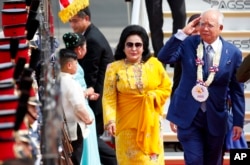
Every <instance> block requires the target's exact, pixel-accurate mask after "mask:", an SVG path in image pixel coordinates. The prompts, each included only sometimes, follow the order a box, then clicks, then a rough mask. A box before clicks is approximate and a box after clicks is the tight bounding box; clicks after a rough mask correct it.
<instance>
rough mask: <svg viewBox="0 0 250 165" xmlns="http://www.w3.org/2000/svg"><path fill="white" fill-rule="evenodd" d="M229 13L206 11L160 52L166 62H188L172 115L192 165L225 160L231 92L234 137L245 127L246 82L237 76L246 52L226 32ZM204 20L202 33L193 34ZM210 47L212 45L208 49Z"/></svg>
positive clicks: (213, 164)
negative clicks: (229, 39)
mask: <svg viewBox="0 0 250 165" xmlns="http://www.w3.org/2000/svg"><path fill="white" fill-rule="evenodd" d="M223 17H224V16H223V14H222V13H221V12H220V11H219V10H217V9H209V10H207V11H205V12H203V13H202V14H201V17H199V18H196V19H194V20H193V21H191V22H190V23H189V24H188V25H187V26H186V27H184V28H183V29H182V30H180V31H178V32H177V33H176V34H175V35H174V36H172V37H171V38H170V39H169V40H168V41H167V43H166V44H165V45H164V47H163V48H162V49H161V50H160V52H159V54H158V58H159V60H161V61H162V62H164V63H174V62H177V61H180V62H181V65H182V77H181V80H180V83H179V86H178V87H177V89H176V90H175V92H174V94H173V96H172V98H171V101H170V105H169V109H168V113H167V120H169V121H171V122H173V123H174V124H176V125H177V136H178V140H179V141H180V143H181V145H182V147H183V150H184V158H185V163H186V164H187V165H197V164H199V165H203V164H206V165H220V164H221V162H222V161H221V158H222V147H223V143H224V137H225V134H226V131H227V130H226V128H227V118H228V113H227V106H226V104H227V103H226V100H227V96H228V94H230V98H231V102H232V113H233V140H238V139H239V138H240V136H241V133H242V129H243V123H244V115H245V100H244V87H243V83H239V82H238V81H237V80H236V70H237V68H238V67H239V66H240V64H241V62H242V53H241V51H240V50H239V49H238V48H237V47H235V46H234V45H233V44H231V43H229V42H227V41H225V40H224V39H223V38H222V37H221V36H220V34H221V31H222V29H223V24H222V22H223ZM198 22H199V24H200V35H194V36H189V35H191V34H192V32H193V30H194V29H195V25H196V24H197V23H198ZM207 48H210V49H209V50H207V52H205V50H206V49H207ZM210 56H211V59H210V58H209V57H210ZM210 60H212V61H210ZM228 90H229V91H230V93H228Z"/></svg>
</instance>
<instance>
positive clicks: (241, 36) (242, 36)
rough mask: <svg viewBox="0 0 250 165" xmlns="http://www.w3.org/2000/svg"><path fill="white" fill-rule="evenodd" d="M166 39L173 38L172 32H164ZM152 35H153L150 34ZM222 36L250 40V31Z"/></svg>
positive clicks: (227, 33)
mask: <svg viewBox="0 0 250 165" xmlns="http://www.w3.org/2000/svg"><path fill="white" fill-rule="evenodd" d="M163 33H164V37H165V38H170V37H171V36H172V32H171V31H164V32H163ZM149 35H151V33H149ZM221 36H222V37H225V38H229V37H233V38H249V36H250V31H245V30H238V31H231V30H230V31H229V30H228V31H222V32H221Z"/></svg>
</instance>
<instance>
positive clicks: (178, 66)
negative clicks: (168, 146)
mask: <svg viewBox="0 0 250 165" xmlns="http://www.w3.org/2000/svg"><path fill="white" fill-rule="evenodd" d="M198 17H200V14H193V15H192V16H191V17H190V18H189V19H188V22H187V23H190V22H191V21H193V20H194V19H195V18H198ZM194 27H195V30H194V31H193V32H192V35H199V23H197V25H195V26H194ZM181 73H182V69H181V63H180V62H176V63H175V67H174V77H173V86H172V93H171V97H172V96H173V93H174V91H175V89H176V88H177V86H178V85H179V82H180V79H181ZM170 128H171V130H172V131H173V132H175V133H176V132H177V129H176V128H177V127H176V125H174V124H173V123H172V122H170Z"/></svg>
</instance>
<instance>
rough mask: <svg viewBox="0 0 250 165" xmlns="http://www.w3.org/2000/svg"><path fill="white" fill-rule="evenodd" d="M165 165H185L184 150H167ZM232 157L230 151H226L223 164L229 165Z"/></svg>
mask: <svg viewBox="0 0 250 165" xmlns="http://www.w3.org/2000/svg"><path fill="white" fill-rule="evenodd" d="M164 159H165V165H183V164H185V162H184V157H183V152H165V157H164ZM229 162H230V158H229V153H225V155H224V160H223V165H229Z"/></svg>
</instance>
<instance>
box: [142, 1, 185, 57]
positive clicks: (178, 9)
mask: <svg viewBox="0 0 250 165" xmlns="http://www.w3.org/2000/svg"><path fill="white" fill-rule="evenodd" d="M167 2H168V4H169V7H170V10H171V14H172V19H173V23H172V25H173V26H172V33H173V34H175V33H176V32H177V30H178V29H181V28H183V27H184V26H185V24H186V4H185V0H167ZM145 4H146V9H147V14H148V22H149V29H150V33H151V40H152V46H153V49H154V54H155V56H158V52H159V51H160V49H161V48H162V46H163V41H164V34H163V30H162V28H163V23H164V18H163V11H162V10H163V8H162V0H146V1H145Z"/></svg>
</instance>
